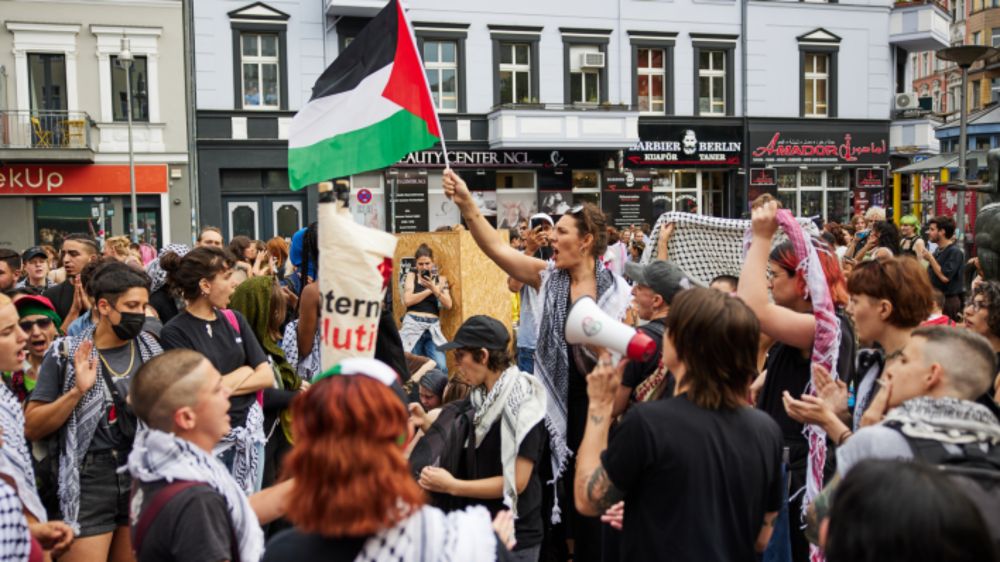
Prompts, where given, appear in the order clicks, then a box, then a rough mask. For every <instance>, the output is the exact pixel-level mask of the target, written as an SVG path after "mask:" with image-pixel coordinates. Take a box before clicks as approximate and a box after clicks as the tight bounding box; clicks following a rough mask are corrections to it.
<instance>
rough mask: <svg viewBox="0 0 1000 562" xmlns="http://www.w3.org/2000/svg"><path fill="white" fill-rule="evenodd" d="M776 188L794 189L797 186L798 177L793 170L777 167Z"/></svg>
mask: <svg viewBox="0 0 1000 562" xmlns="http://www.w3.org/2000/svg"><path fill="white" fill-rule="evenodd" d="M777 181H778V189H795V188H796V187H798V177H797V176H796V172H795V170H790V169H786V168H779V169H778V174H777Z"/></svg>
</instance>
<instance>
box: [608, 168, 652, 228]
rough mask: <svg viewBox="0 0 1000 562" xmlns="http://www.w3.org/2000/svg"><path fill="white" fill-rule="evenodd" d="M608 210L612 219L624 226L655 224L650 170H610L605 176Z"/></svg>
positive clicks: (609, 219) (612, 221)
mask: <svg viewBox="0 0 1000 562" xmlns="http://www.w3.org/2000/svg"><path fill="white" fill-rule="evenodd" d="M603 202H604V212H605V213H606V214H607V215H608V222H609V223H610V224H611V226H614V227H615V228H618V229H622V228H627V227H629V226H631V225H638V224H641V223H644V222H646V223H650V224H652V223H653V178H652V177H651V176H650V174H649V172H648V171H647V170H624V171H623V172H621V173H619V172H617V171H609V172H607V174H606V176H605V178H604V197H603Z"/></svg>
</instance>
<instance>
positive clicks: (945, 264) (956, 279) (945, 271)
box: [927, 243, 965, 297]
mask: <svg viewBox="0 0 1000 562" xmlns="http://www.w3.org/2000/svg"><path fill="white" fill-rule="evenodd" d="M934 259H935V260H937V262H938V265H939V266H941V273H942V275H944V276H945V277H947V278H948V281H947V282H944V283H943V282H941V280H940V279H938V276H937V275H936V274H935V273H934V269H933V268H932V267H931V266H929V265H928V266H927V273H928V274H929V275H930V277H931V285H933V286H934V288H935V289H937V290H939V291H941V292H942V293H944V296H946V297H952V296H956V295H961V294H962V293H963V292H965V291H964V287H963V286H962V277H963V275H962V271H963V269H965V254H963V253H962V249H961V248H959V247H958V244H955V243H952V244H949V245H948V247H947V248H943V249H942V248H938V249H937V250H936V251H935V252H934Z"/></svg>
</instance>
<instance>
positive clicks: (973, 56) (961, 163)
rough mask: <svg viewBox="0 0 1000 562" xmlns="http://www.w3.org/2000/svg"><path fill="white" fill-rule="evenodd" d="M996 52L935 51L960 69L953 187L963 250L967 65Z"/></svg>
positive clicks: (966, 47)
mask: <svg viewBox="0 0 1000 562" xmlns="http://www.w3.org/2000/svg"><path fill="white" fill-rule="evenodd" d="M997 54H1000V51H998V50H997V49H994V48H993V47H986V46H983V45H959V46H957V47H947V48H945V49H941V50H939V51H938V52H937V58H939V59H941V60H946V61H949V62H953V63H955V64H957V65H958V67H959V68H961V69H962V103H961V110H960V112H959V128H958V131H959V133H958V186H957V187H956V188H955V189H957V190H958V217H957V220H956V221H955V222H956V223H958V240H957V241H958V242H961V243H962V244H961V245H960V246H959V248H962V250H963V251H964V250H965V245H964V243H965V191H966V189H967V185H966V183H967V182H966V177H965V174H966V171H965V157H966V152H967V151H968V146H966V145H967V144H968V141H967V139H966V125H967V122H968V120H969V94H968V89H969V67H970V66H972V65H973V63H975V62H976V61H978V60H982V59H984V58H987V57H991V56H994V55H997Z"/></svg>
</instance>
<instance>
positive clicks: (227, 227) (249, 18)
mask: <svg viewBox="0 0 1000 562" xmlns="http://www.w3.org/2000/svg"><path fill="white" fill-rule="evenodd" d="M322 4H323V2H322V1H320V0H311V1H304V0H303V1H298V0H276V1H273V2H268V3H266V4H264V3H261V2H257V3H250V2H246V1H242V0H240V1H234V0H199V1H198V2H193V5H194V18H193V19H194V52H195V56H194V59H195V69H196V76H197V80H196V90H197V127H196V131H197V151H198V186H199V203H200V204H199V211H200V217H199V218H200V221H201V224H202V225H212V226H217V227H220V228H221V229H222V230H223V233H224V235H225V238H226V239H227V240H228V239H230V238H232V237H233V236H236V235H246V236H249V237H250V238H251V239H257V240H268V239H269V238H271V237H274V236H283V237H286V238H288V237H291V235H292V234H293V233H294V232H295V231H296V230H298V229H299V228H301V227H302V226H305V225H306V224H308V223H309V222H310V221H312V220H315V216H316V204H317V200H316V193H315V190H304V191H302V192H292V191H289V189H288V127H289V124H290V123H291V119H292V116H293V115H294V114H295V111H296V110H297V109H299V108H300V107H301V106H302V105H303V104H304V103H305V102H306V101H308V100H309V97H310V95H311V90H312V85H313V83H315V81H316V78H318V77H319V75H320V73H322V72H323V69H324V68H325V66H326V65H325V63H324V61H325V60H327V57H326V56H325V50H324V49H325V46H324V39H323V21H324V18H325V16H324V14H323V13H322V9H323V7H322ZM329 60H331V61H332V60H333V59H332V58H330V59H329Z"/></svg>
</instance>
